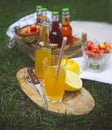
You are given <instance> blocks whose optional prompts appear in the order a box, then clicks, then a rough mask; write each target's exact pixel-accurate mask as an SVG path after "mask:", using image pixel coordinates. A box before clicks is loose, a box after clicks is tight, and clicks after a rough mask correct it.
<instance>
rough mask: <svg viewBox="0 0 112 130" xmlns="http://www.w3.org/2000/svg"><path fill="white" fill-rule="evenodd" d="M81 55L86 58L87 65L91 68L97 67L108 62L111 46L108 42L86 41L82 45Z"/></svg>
mask: <svg viewBox="0 0 112 130" xmlns="http://www.w3.org/2000/svg"><path fill="white" fill-rule="evenodd" d="M82 49H83V51H82V52H83V57H84V59H85V60H86V62H87V64H88V67H89V68H91V69H99V68H100V67H101V66H104V64H105V63H107V62H108V60H109V58H110V55H111V50H112V47H111V45H110V43H109V42H103V43H98V42H93V41H86V42H85V43H84V44H83V46H82Z"/></svg>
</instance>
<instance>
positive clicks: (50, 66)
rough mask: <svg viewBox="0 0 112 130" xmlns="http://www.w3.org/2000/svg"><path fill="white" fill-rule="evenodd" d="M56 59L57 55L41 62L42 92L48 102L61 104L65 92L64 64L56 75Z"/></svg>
mask: <svg viewBox="0 0 112 130" xmlns="http://www.w3.org/2000/svg"><path fill="white" fill-rule="evenodd" d="M58 59H59V57H58V56H57V55H52V56H50V57H46V58H44V60H43V65H44V84H45V87H44V90H45V94H46V96H47V99H48V101H51V102H61V101H62V98H63V95H64V91H65V85H64V83H65V77H66V72H65V67H66V63H64V64H63V65H60V67H59V71H58V74H56V72H57V67H58Z"/></svg>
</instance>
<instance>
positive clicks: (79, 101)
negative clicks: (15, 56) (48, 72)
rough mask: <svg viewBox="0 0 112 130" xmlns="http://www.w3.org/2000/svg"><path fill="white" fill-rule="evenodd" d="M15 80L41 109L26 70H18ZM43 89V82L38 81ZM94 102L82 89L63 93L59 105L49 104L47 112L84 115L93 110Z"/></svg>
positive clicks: (36, 92) (41, 105)
mask: <svg viewBox="0 0 112 130" xmlns="http://www.w3.org/2000/svg"><path fill="white" fill-rule="evenodd" d="M16 77H17V80H18V82H19V85H20V87H21V89H22V90H23V92H24V93H25V94H26V95H27V96H28V97H29V98H30V99H31V100H32V101H33V102H34V103H36V104H37V105H38V106H40V107H42V108H43V103H42V100H41V97H40V95H39V93H38V91H37V89H36V88H35V86H34V84H33V83H32V82H31V79H30V77H29V74H28V72H27V68H22V69H20V70H19V71H18V72H17V74H16ZM40 82H41V85H42V86H43V89H44V85H43V84H44V82H43V80H40ZM94 107H95V101H94V98H93V97H92V95H91V94H90V93H89V92H88V91H87V90H86V89H85V88H84V87H82V89H81V90H79V91H76V92H65V95H64V98H63V101H62V102H61V103H49V102H48V111H51V112H56V113H61V114H65V113H66V114H69V115H84V114H87V113H89V112H91V111H92V110H93V108H94Z"/></svg>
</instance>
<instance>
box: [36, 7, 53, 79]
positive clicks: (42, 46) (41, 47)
mask: <svg viewBox="0 0 112 130" xmlns="http://www.w3.org/2000/svg"><path fill="white" fill-rule="evenodd" d="M48 36H49V26H48V23H47V9H46V8H44V9H42V21H41V26H40V36H39V41H38V45H37V49H36V52H35V74H36V76H37V77H38V78H44V74H43V59H44V57H46V56H51V47H50V42H49V39H48Z"/></svg>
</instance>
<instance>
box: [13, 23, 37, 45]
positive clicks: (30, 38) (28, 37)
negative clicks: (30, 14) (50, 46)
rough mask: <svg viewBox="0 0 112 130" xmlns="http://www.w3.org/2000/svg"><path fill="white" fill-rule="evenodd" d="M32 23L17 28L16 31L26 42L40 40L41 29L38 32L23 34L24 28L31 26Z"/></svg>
mask: <svg viewBox="0 0 112 130" xmlns="http://www.w3.org/2000/svg"><path fill="white" fill-rule="evenodd" d="M30 26H31V25H28V26H24V27H22V28H16V29H15V33H16V34H17V35H18V36H20V37H21V38H22V40H23V41H24V42H26V43H35V42H37V41H38V39H39V31H38V32H32V33H30V34H27V33H26V34H25V33H24V34H23V33H22V29H24V28H26V27H30Z"/></svg>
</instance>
